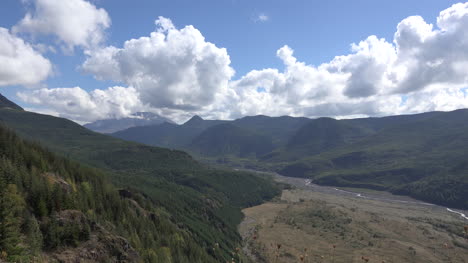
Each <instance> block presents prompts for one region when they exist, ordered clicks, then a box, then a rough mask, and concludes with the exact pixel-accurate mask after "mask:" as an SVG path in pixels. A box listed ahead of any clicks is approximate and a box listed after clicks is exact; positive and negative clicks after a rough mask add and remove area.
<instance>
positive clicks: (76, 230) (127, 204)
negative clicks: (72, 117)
mask: <svg viewBox="0 0 468 263" xmlns="http://www.w3.org/2000/svg"><path fill="white" fill-rule="evenodd" d="M106 181H107V180H106V178H105V176H104V174H103V173H102V172H101V171H99V170H97V169H92V168H88V167H85V166H82V165H80V164H78V163H76V162H72V161H69V160H66V159H63V158H60V157H57V156H56V155H54V154H53V153H51V152H49V151H46V150H44V149H43V148H42V147H41V146H39V145H38V144H33V143H28V142H24V141H23V140H22V139H20V138H19V137H18V136H16V135H15V134H14V133H13V132H11V131H9V130H8V129H6V128H5V127H3V126H0V252H1V257H2V258H3V259H5V260H7V261H11V262H30V261H38V260H39V261H43V262H49V261H52V260H55V259H59V258H60V256H61V255H60V254H61V251H63V250H66V249H69V251H70V250H72V249H74V248H77V247H80V248H81V249H82V250H81V253H82V254H85V255H86V253H83V251H84V252H89V251H87V250H86V249H83V247H86V246H85V245H89V246H92V247H94V249H95V250H98V251H99V250H100V246H104V247H105V249H102V250H101V251H100V252H101V253H103V254H102V255H95V256H94V257H86V256H83V255H81V256H80V255H77V254H71V255H70V257H72V258H73V257H78V258H79V257H83V258H82V260H85V261H87V262H102V261H103V260H110V261H112V260H123V261H124V262H139V261H147V262H168V259H173V261H175V262H193V261H192V260H195V261H200V262H204V261H210V260H211V259H212V258H211V257H210V256H208V255H206V254H205V250H204V248H202V247H201V246H200V245H199V244H198V243H197V242H195V240H194V239H193V237H192V236H191V233H189V232H188V231H186V230H184V229H182V228H179V227H178V226H177V224H176V223H175V222H173V221H172V220H171V218H170V216H169V215H168V213H167V211H165V210H164V208H162V207H159V208H158V207H157V206H154V205H153V204H152V202H150V201H149V200H148V199H147V198H145V197H144V196H142V195H141V194H138V193H134V194H133V196H132V197H131V198H130V197H129V196H128V197H127V198H123V197H122V196H120V195H119V192H118V191H117V189H116V188H115V187H114V186H112V185H111V184H110V183H108V182H106ZM119 235H120V236H122V237H124V238H126V239H127V240H128V242H130V244H131V247H126V246H125V242H127V241H125V240H120V239H119V237H118V236H119ZM94 236H96V238H98V239H99V240H100V241H99V243H95V241H93V237H94ZM118 242H123V245H122V246H119V245H116V243H117V244H118ZM135 250H136V251H135Z"/></svg>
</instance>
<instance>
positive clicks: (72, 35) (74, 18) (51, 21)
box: [13, 0, 111, 51]
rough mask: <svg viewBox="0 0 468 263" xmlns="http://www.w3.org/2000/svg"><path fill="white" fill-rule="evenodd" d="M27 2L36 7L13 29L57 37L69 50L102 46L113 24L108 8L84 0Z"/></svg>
mask: <svg viewBox="0 0 468 263" xmlns="http://www.w3.org/2000/svg"><path fill="white" fill-rule="evenodd" d="M23 1H24V2H26V3H27V4H28V5H29V6H31V7H32V8H31V9H30V10H29V11H28V12H27V13H26V15H25V17H24V18H23V19H22V20H21V21H20V22H19V23H18V24H17V25H16V26H14V27H13V32H15V33H19V32H24V33H29V34H31V35H33V36H37V35H52V36H55V37H56V38H57V41H58V42H59V44H61V45H63V47H64V48H65V49H66V50H68V51H72V50H73V49H74V47H76V46H80V47H82V48H86V49H89V48H92V47H94V46H96V45H98V44H99V43H101V42H102V41H103V40H104V30H105V29H106V28H108V27H109V26H110V24H111V20H110V18H109V15H108V14H107V12H106V11H105V10H104V9H102V8H99V9H98V8H96V6H94V5H93V4H91V3H90V2H87V1H84V0H60V1H57V0H23Z"/></svg>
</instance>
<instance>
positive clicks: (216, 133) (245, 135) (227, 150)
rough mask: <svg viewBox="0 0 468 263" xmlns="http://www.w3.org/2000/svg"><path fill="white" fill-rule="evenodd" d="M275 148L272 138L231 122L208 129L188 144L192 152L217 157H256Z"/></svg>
mask: <svg viewBox="0 0 468 263" xmlns="http://www.w3.org/2000/svg"><path fill="white" fill-rule="evenodd" d="M273 148H274V147H273V142H272V140H271V138H269V137H267V136H264V135H261V134H257V133H254V132H251V131H249V130H245V129H242V128H239V127H237V126H235V125H233V124H230V123H226V124H219V125H216V126H213V127H210V128H208V129H206V130H205V131H203V132H202V133H201V134H200V135H199V136H197V137H196V138H195V139H193V141H192V142H191V143H190V145H189V146H188V149H190V150H191V151H192V152H195V153H197V154H201V155H203V156H209V157H215V158H220V157H223V156H238V157H253V158H256V157H257V156H261V155H263V154H266V153H268V152H270V151H271V150H273Z"/></svg>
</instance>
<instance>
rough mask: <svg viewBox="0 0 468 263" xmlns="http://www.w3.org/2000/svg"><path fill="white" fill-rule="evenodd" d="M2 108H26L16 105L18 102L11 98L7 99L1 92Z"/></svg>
mask: <svg viewBox="0 0 468 263" xmlns="http://www.w3.org/2000/svg"><path fill="white" fill-rule="evenodd" d="M1 108H10V109H15V110H24V109H23V108H21V107H20V106H18V105H16V103H14V102H12V101H11V100H9V99H7V98H6V97H4V96H3V95H2V94H1V93H0V109H1Z"/></svg>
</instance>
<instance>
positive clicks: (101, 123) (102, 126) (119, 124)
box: [84, 112, 173, 133]
mask: <svg viewBox="0 0 468 263" xmlns="http://www.w3.org/2000/svg"><path fill="white" fill-rule="evenodd" d="M166 122H167V123H173V122H172V121H171V120H169V119H167V118H164V117H161V116H159V115H157V114H154V113H151V112H137V113H134V114H132V116H131V117H127V118H120V119H104V120H98V121H95V122H91V123H87V124H85V125H84V127H86V128H88V129H90V130H92V131H95V132H100V133H113V132H117V131H121V130H125V129H128V128H131V127H138V126H147V125H156V124H161V123H166Z"/></svg>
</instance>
